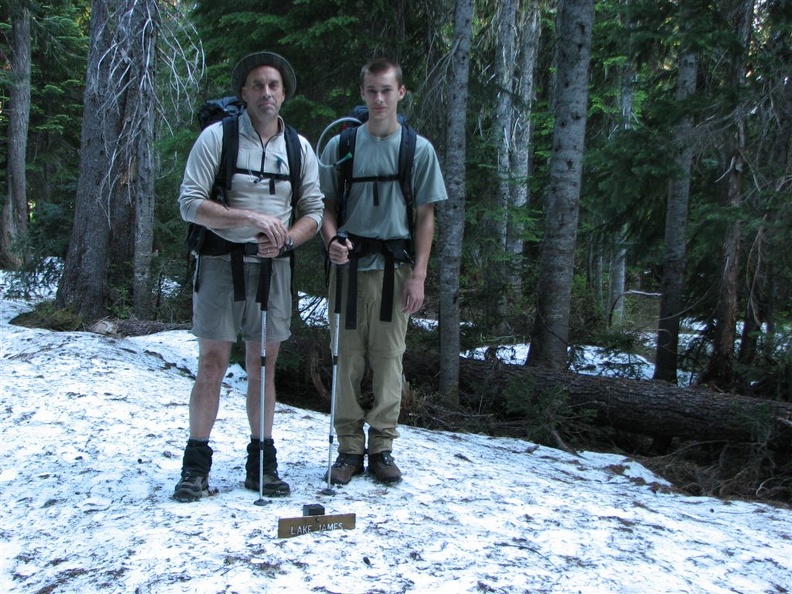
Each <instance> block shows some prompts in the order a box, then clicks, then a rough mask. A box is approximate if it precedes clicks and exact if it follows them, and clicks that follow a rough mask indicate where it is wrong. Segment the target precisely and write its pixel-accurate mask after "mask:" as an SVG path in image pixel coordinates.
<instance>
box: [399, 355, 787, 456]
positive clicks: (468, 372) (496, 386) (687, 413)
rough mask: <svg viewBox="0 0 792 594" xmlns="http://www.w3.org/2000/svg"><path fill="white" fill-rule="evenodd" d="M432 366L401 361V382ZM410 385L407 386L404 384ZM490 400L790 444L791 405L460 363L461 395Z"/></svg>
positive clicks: (632, 424) (427, 361)
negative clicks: (559, 403) (519, 396)
mask: <svg viewBox="0 0 792 594" xmlns="http://www.w3.org/2000/svg"><path fill="white" fill-rule="evenodd" d="M438 368H439V358H437V357H435V356H432V355H428V354H427V353H421V354H420V355H414V354H410V353H408V354H406V355H405V358H404V372H405V376H406V377H407V378H408V380H410V378H423V381H426V378H427V377H428V376H434V375H435V374H436V373H437V369H438ZM410 381H411V380H410ZM482 387H485V391H486V392H487V393H489V397H490V398H491V399H492V400H491V406H493V407H495V410H498V409H499V408H500V409H501V410H502V407H504V406H508V403H507V400H506V398H505V397H504V394H506V393H512V394H514V392H515V390H517V391H519V390H521V389H524V397H525V398H526V399H528V400H530V401H533V402H540V401H542V400H543V399H547V398H548V397H554V396H555V397H562V398H565V399H566V404H567V405H568V406H570V407H572V408H574V409H577V410H581V411H582V410H585V411H589V412H590V413H592V415H593V417H592V421H593V422H594V423H596V424H599V425H606V426H609V427H613V428H614V429H619V430H622V431H627V432H631V433H637V434H641V435H647V436H651V437H654V438H674V437H676V438H680V439H682V440H697V441H705V440H706V441H731V442H761V443H767V442H770V441H776V440H779V439H780V440H781V443H785V444H790V443H792V404H789V403H785V402H776V401H769V400H760V399H756V398H751V397H747V396H741V395H738V394H725V393H720V392H716V391H713V390H708V389H705V388H680V387H677V386H674V385H671V384H668V383H666V382H655V381H648V380H645V381H644V380H633V379H623V378H609V377H597V376H590V375H580V374H574V373H567V372H557V371H551V370H546V369H536V368H532V367H525V366H524V365H510V364H506V363H502V362H500V361H480V360H472V359H466V358H462V359H461V360H460V392H461V393H463V394H466V395H468V398H469V395H471V394H473V395H475V394H481V393H482Z"/></svg>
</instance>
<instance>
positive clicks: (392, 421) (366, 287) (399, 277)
mask: <svg viewBox="0 0 792 594" xmlns="http://www.w3.org/2000/svg"><path fill="white" fill-rule="evenodd" d="M383 274H384V273H383V271H382V270H372V271H365V272H358V273H357V328H355V329H354V330H347V329H346V328H345V327H344V325H345V316H346V312H345V308H346V302H347V289H348V285H349V278H348V276H349V275H348V270H347V269H345V270H344V280H343V293H342V304H341V316H340V317H341V327H340V332H339V337H338V351H339V356H338V367H337V370H336V372H337V374H338V377H337V384H336V409H335V423H334V425H335V431H336V435H337V436H338V452H339V453H342V454H364V453H366V451H368V454H369V455H371V454H378V453H379V452H383V451H386V450H387V451H389V450H391V449H392V447H393V445H392V444H393V440H394V439H395V438H397V437H398V436H399V433H398V431H397V430H396V426H397V425H398V422H399V411H400V408H401V393H402V355H403V354H404V351H405V348H406V343H405V339H406V335H407V322H408V320H409V316H408V315H407V314H405V313H403V312H402V307H403V305H402V295H403V293H404V286H405V284H406V282H407V280H408V279H409V278H410V275H411V274H412V270H411V269H410V267H409V266H402V267H400V268H399V269H397V270H396V274H395V280H394V295H393V317H392V321H391V322H381V321H380V319H379V318H380V302H381V300H382V278H383ZM336 278H337V277H336V272H335V267H334V269H333V274H332V276H331V280H330V310H329V311H330V332H331V337H332V335H333V333H334V332H335V316H334V315H333V313H332V312H333V311H335V284H336ZM331 341H332V338H331ZM331 347H332V342H331ZM367 359H368V363H369V365H370V366H371V370H372V389H373V392H374V404H373V406H372V407H371V408H370V409H364V408H363V407H361V406H360V393H361V389H360V383H361V380H362V379H363V374H364V371H365V369H366V360H367ZM365 424H368V426H369V430H368V450H366V439H365V434H364V429H363V426H364V425H365Z"/></svg>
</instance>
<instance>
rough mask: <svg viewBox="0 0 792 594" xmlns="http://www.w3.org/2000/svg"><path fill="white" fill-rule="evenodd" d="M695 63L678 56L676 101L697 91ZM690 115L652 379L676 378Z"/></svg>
mask: <svg viewBox="0 0 792 594" xmlns="http://www.w3.org/2000/svg"><path fill="white" fill-rule="evenodd" d="M697 71H698V65H697V61H696V56H695V54H691V53H688V54H683V55H681V56H680V58H679V74H678V79H677V102H682V101H684V100H685V99H687V98H689V97H690V96H691V95H693V94H694V93H695V92H696V76H697ZM692 129H693V118H692V117H691V116H685V117H684V118H683V119H682V121H680V123H679V124H678V125H677V126H676V142H677V145H678V146H679V147H680V148H679V153H678V155H677V157H676V165H677V169H678V170H679V173H678V174H677V176H676V177H675V178H674V179H673V180H672V181H671V182H669V187H668V205H667V206H666V223H665V255H664V257H663V278H662V281H661V293H662V296H661V297H660V319H659V320H658V324H657V354H656V356H655V370H654V379H656V380H663V381H667V382H672V383H674V384H676V381H677V349H678V348H679V320H680V315H681V312H682V289H683V287H684V280H685V256H686V251H687V219H688V202H689V200H690V167H691V163H692V161H693V149H692V147H691V142H692V141H691V138H690V137H691V134H692Z"/></svg>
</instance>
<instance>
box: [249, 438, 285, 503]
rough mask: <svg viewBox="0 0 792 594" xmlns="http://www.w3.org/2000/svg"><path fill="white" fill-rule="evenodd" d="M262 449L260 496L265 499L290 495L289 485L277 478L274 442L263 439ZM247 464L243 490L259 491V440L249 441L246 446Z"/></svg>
mask: <svg viewBox="0 0 792 594" xmlns="http://www.w3.org/2000/svg"><path fill="white" fill-rule="evenodd" d="M263 449H264V473H263V474H264V482H263V483H262V485H261V494H262V495H266V496H267V497H286V496H287V495H289V493H291V489H290V488H289V484H288V483H287V482H286V481H283V480H281V478H280V477H279V476H278V460H277V450H276V449H275V442H274V441H273V440H272V439H265V440H264V442H263ZM247 452H248V457H247V462H246V463H245V488H246V489H250V490H251V491H258V490H259V440H258V439H251V440H250V443H249V444H248V446H247Z"/></svg>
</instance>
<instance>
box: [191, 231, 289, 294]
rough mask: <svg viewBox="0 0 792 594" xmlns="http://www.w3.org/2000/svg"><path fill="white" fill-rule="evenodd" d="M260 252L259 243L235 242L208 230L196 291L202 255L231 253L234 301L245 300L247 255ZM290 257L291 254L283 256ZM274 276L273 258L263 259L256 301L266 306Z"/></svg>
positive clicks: (202, 247)
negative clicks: (265, 298) (271, 279)
mask: <svg viewBox="0 0 792 594" xmlns="http://www.w3.org/2000/svg"><path fill="white" fill-rule="evenodd" d="M257 253H258V244H257V243H251V242H248V243H234V242H233V241H228V240H227V239H223V238H222V237H220V236H219V235H217V234H216V233H213V232H212V231H210V230H208V229H207V230H206V236H205V237H204V241H203V245H202V246H201V251H200V253H199V255H198V256H197V261H198V264H197V265H196V271H195V292H196V293H197V292H198V288H199V285H200V271H201V268H200V262H201V256H225V255H229V254H230V255H231V279H232V281H233V283H234V301H244V300H245V267H244V263H245V256H255V255H256V254H257ZM282 257H283V258H288V257H289V256H282ZM271 276H272V259H270V258H266V259H262V260H261V273H260V274H259V286H258V290H257V293H256V302H257V303H261V304H262V306H265V305H266V304H265V303H264V301H263V299H264V295H268V294H269V285H270V277H271Z"/></svg>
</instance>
